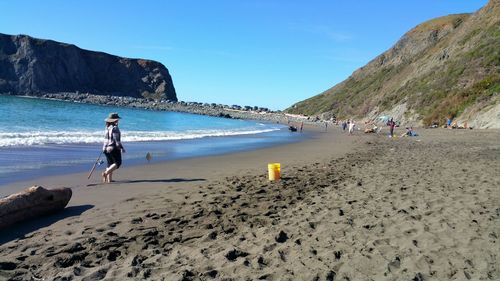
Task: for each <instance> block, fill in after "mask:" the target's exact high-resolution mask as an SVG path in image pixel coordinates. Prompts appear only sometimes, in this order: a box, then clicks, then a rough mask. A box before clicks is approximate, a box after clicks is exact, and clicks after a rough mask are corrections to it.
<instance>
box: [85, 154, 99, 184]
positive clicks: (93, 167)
mask: <svg viewBox="0 0 500 281" xmlns="http://www.w3.org/2000/svg"><path fill="white" fill-rule="evenodd" d="M101 156H102V151H101V153H100V154H99V157H97V160H95V163H94V166H92V170H90V173H89V176H88V177H87V179H90V177H91V176H92V173H93V172H94V170H95V167H96V166H97V163H99V159H101Z"/></svg>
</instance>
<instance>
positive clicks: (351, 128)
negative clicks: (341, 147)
mask: <svg viewBox="0 0 500 281" xmlns="http://www.w3.org/2000/svg"><path fill="white" fill-rule="evenodd" d="M354 126H356V124H354V120H351V122H350V123H349V135H352V134H353V133H354Z"/></svg>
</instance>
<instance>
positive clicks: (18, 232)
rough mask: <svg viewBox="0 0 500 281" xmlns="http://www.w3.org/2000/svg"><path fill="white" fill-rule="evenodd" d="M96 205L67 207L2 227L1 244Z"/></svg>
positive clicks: (76, 214)
mask: <svg viewBox="0 0 500 281" xmlns="http://www.w3.org/2000/svg"><path fill="white" fill-rule="evenodd" d="M93 207H94V205H80V206H71V207H67V208H65V209H64V210H62V211H59V212H57V213H54V214H51V215H47V216H43V217H38V218H34V219H29V220H27V221H23V222H19V223H16V224H14V225H11V226H9V227H7V228H6V229H2V230H1V231H0V245H2V244H4V243H7V242H10V241H12V240H15V239H21V240H22V239H25V238H28V237H26V236H27V235H28V234H30V233H31V232H34V231H36V230H38V229H40V228H43V227H46V226H49V225H51V224H53V223H55V222H57V221H60V220H62V219H65V218H69V217H74V216H79V215H81V214H82V213H83V212H85V211H87V210H89V209H92V208H93Z"/></svg>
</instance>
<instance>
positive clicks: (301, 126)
mask: <svg viewBox="0 0 500 281" xmlns="http://www.w3.org/2000/svg"><path fill="white" fill-rule="evenodd" d="M303 128H304V122H302V123H300V132H301V133H302V129H303Z"/></svg>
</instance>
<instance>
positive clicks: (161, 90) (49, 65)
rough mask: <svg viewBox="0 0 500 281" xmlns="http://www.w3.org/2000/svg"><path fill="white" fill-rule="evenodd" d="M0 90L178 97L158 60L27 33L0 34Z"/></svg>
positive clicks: (23, 92)
mask: <svg viewBox="0 0 500 281" xmlns="http://www.w3.org/2000/svg"><path fill="white" fill-rule="evenodd" d="M0 66H1V67H0V93H13V94H18V95H31V96H41V95H42V94H44V93H58V92H91V93H93V94H99V95H115V96H129V97H138V98H142V97H145V98H154V99H168V100H173V101H177V96H176V93H175V89H174V85H173V83H172V78H171V77H170V74H169V72H168V70H167V68H165V66H164V65H162V64H161V63H159V62H156V61H151V60H144V59H129V58H122V57H118V56H113V55H109V54H106V53H102V52H93V51H88V50H83V49H80V48H78V47H77V46H75V45H70V44H65V43H60V42H56V41H52V40H43V39H36V38H32V37H29V36H26V35H16V36H12V35H6V34H0Z"/></svg>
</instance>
